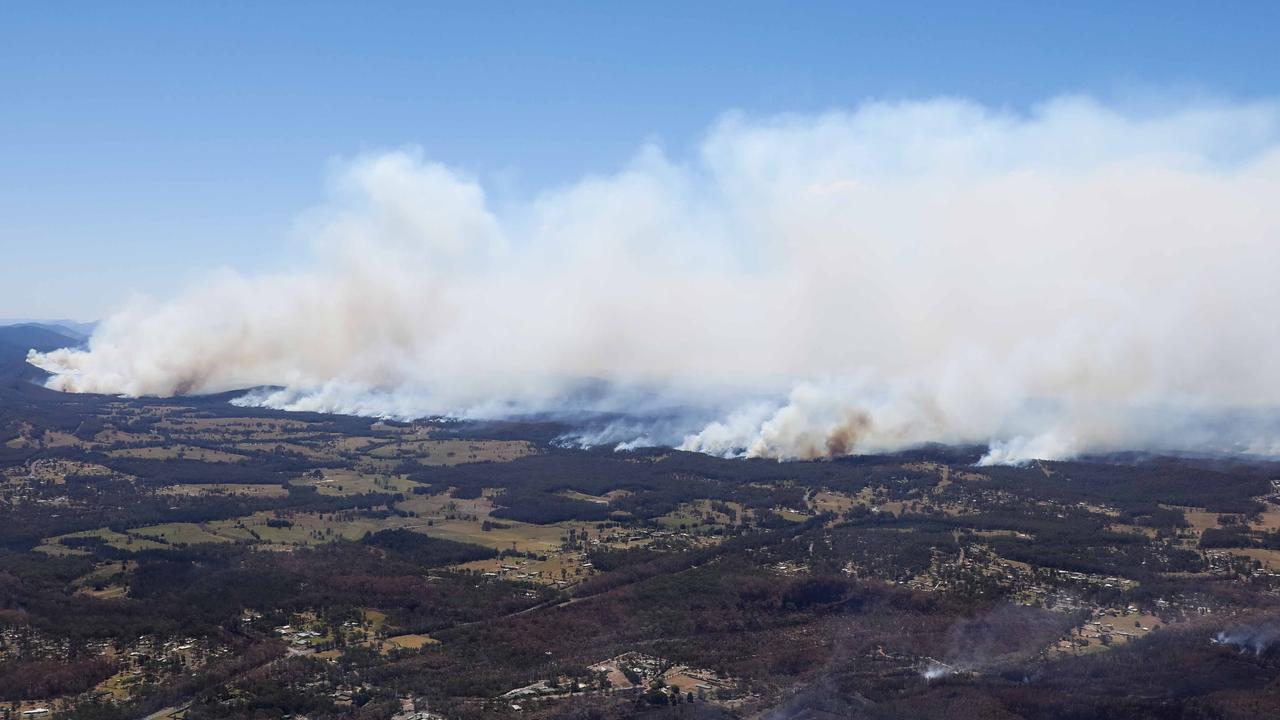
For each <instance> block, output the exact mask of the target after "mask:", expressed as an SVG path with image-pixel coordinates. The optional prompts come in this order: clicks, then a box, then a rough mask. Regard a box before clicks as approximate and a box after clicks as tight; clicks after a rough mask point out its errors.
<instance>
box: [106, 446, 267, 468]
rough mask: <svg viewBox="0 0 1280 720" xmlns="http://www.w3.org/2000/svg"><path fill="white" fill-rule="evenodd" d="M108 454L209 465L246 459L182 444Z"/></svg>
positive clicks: (232, 454) (117, 451) (129, 449)
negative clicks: (192, 461)
mask: <svg viewBox="0 0 1280 720" xmlns="http://www.w3.org/2000/svg"><path fill="white" fill-rule="evenodd" d="M107 454H108V455H110V456H111V457H127V458H141V459H144V460H199V461H200V462H207V463H220V462H229V463H231V462H240V461H241V460H245V459H246V458H245V456H244V455H236V454H234V453H229V452H224V451H222V450H210V449H208V448H202V447H196V446H194V445H182V444H177V445H162V446H155V447H142V448H126V449H124V450H112V451H110V452H108V453H107Z"/></svg>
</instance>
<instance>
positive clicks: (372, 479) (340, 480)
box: [293, 469, 418, 495]
mask: <svg viewBox="0 0 1280 720" xmlns="http://www.w3.org/2000/svg"><path fill="white" fill-rule="evenodd" d="M293 484H294V485H312V486H314V487H315V488H316V491H317V492H319V493H320V494H321V495H358V494H361V493H371V492H380V493H386V492H391V493H404V494H406V495H408V494H410V493H412V492H413V489H414V488H415V487H418V483H416V482H414V481H412V480H409V479H407V478H405V477H403V476H401V475H391V474H386V473H362V472H356V471H354V470H332V469H326V470H324V471H322V473H321V477H320V478H319V479H315V478H310V477H301V478H298V479H296V480H294V481H293Z"/></svg>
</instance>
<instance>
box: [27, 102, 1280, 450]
mask: <svg viewBox="0 0 1280 720" xmlns="http://www.w3.org/2000/svg"><path fill="white" fill-rule="evenodd" d="M331 184H332V197H331V198H330V199H329V201H328V202H326V203H325V204H324V205H323V206H321V207H319V208H316V209H314V210H312V211H310V212H308V213H306V214H305V215H304V216H303V219H302V220H301V221H300V223H299V225H300V228H301V232H303V233H304V234H305V235H306V237H307V238H308V247H309V250H308V251H307V253H306V256H305V257H299V258H298V259H297V263H296V266H295V269H293V270H292V271H290V272H287V273H278V274H272V273H259V274H254V273H240V272H232V271H220V272H216V273H213V274H211V275H209V276H208V277H207V279H206V280H205V281H204V282H202V283H201V284H199V285H198V286H196V287H192V288H190V289H188V290H187V291H186V292H184V293H182V294H180V295H178V296H177V297H174V298H170V299H167V300H160V301H156V300H149V299H138V300H136V301H133V302H131V303H129V304H128V305H127V306H126V307H124V308H122V309H121V310H120V311H119V312H117V313H116V314H114V315H113V316H112V317H110V318H108V319H107V320H106V321H105V322H103V323H102V324H101V325H100V326H99V327H98V329H97V331H96V332H95V333H94V335H93V337H92V339H91V341H90V343H89V346H88V349H86V350H59V351H56V352H52V353H46V354H40V353H32V355H31V356H30V361H31V362H32V363H34V364H36V365H38V366H40V367H42V368H45V369H47V370H49V371H51V372H52V373H54V375H53V377H51V378H50V379H49V381H48V383H49V386H50V387H52V388H56V389H59V390H64V391H69V392H100V393H113V394H123V395H132V396H140V395H156V396H169V395H175V394H185V393H211V392H218V391H227V390H233V389H241V388H252V387H269V388H271V389H267V390H256V391H254V392H252V393H251V394H249V395H247V396H246V397H245V398H244V399H243V400H242V402H245V403H250V404H260V405H265V406H270V407H277V408H286V409H299V410H318V411H327V412H345V413H360V414H366V415H383V416H391V417H402V418H404V417H420V416H429V415H454V416H471V417H498V416H503V415H511V414H516V413H538V412H553V413H554V412H560V413H563V412H573V411H581V410H595V411H606V412H623V413H627V414H628V416H630V417H632V418H639V419H640V420H639V421H636V422H625V423H618V424H615V425H614V426H613V427H615V428H621V430H619V431H618V432H620V433H622V434H618V433H613V434H614V435H615V436H614V437H607V436H608V435H610V433H607V432H606V433H594V434H593V436H592V438H591V439H592V440H593V441H607V442H624V443H635V442H653V443H660V444H670V445H676V446H681V447H684V448H687V449H692V450H701V451H705V452H711V453H717V454H726V455H735V454H747V455H752V456H766V457H778V458H813V457H825V456H831V455H842V454H848V453H860V452H873V451H885V450H894V449H900V448H905V447H909V446H913V445H918V444H921V443H924V442H931V441H936V442H950V443H958V442H963V443H985V444H988V445H989V447H990V448H991V450H990V452H989V453H988V455H987V457H986V458H984V461H985V462H997V463H1009V462H1020V461H1024V460H1026V459H1029V458H1037V457H1038V458H1058V457H1067V456H1071V455H1073V454H1078V453H1083V452H1093V451H1106V450H1114V449H1127V448H1132V449H1175V450H1176V449H1183V450H1196V451H1228V452H1252V453H1262V454H1271V455H1274V454H1280V433H1278V432H1277V428H1278V427H1280V425H1278V424H1277V422H1276V420H1275V415H1274V414H1273V413H1272V412H1271V409H1272V408H1275V407H1277V406H1280V332H1277V327H1278V325H1277V319H1276V313H1277V310H1278V309H1280V283H1278V282H1276V269H1277V268H1280V202H1277V197H1280V106H1278V105H1277V104H1275V103H1270V102H1266V103H1252V104H1245V103H1231V102H1219V103H1206V102H1196V103H1184V104H1181V105H1177V106H1174V107H1165V108H1162V109H1160V110H1158V111H1152V110H1146V111H1143V112H1138V111H1130V110H1125V109H1120V108H1116V107H1110V106H1107V105H1105V104H1102V103H1100V102H1098V101H1095V100H1092V99H1090V98H1087V97H1061V98H1057V99H1053V100H1050V101H1047V102H1045V103H1043V104H1041V105H1039V106H1037V107H1035V108H1034V109H1033V110H1031V111H1030V112H1027V113H1017V112H1011V111H1004V110H1000V109H994V108H988V107H983V106H981V105H978V104H975V103H972V102H967V101H964V100H958V99H938V100H929V101H921V102H897V103H881V102H871V103H866V104H863V105H861V106H859V107H857V108H856V109H853V110H851V111H847V112H830V113H825V114H821V115H812V116H806V115H786V116H779V117H765V118H756V117H748V116H744V115H740V114H730V115H726V116H725V117H723V118H722V119H720V120H719V121H718V122H716V123H715V124H714V125H713V126H712V127H711V128H710V129H709V131H708V132H707V134H706V136H705V139H704V141H703V142H702V143H701V146H700V148H699V150H698V151H697V152H696V153H694V154H693V156H692V157H689V158H673V157H670V156H669V155H668V154H667V153H665V152H664V151H663V150H662V149H660V148H658V147H653V146H646V147H643V148H641V149H640V150H639V152H638V153H637V154H636V155H635V157H634V159H633V160H632V161H631V162H629V163H628V164H627V165H626V166H625V167H623V168H622V169H620V170H618V171H616V172H613V173H612V174H603V175H598V176H591V177H586V178H584V179H582V180H581V181H579V182H576V183H572V184H569V185H566V186H563V187H556V188H551V189H547V190H545V191H543V192H540V193H538V194H537V195H536V196H535V197H533V198H532V199H531V200H529V201H527V202H523V203H518V204H515V205H514V206H513V207H510V208H505V209H503V210H502V211H501V212H499V211H498V210H495V209H494V208H493V207H491V205H490V203H488V202H487V200H486V194H485V190H484V188H483V187H482V186H481V185H480V183H479V182H477V181H476V180H475V179H473V178H470V177H467V176H466V175H465V174H463V173H460V172H458V171H456V170H452V169H450V168H447V167H444V166H442V165H439V164H436V163H432V162H430V161H429V160H427V159H424V158H423V157H421V155H420V154H419V153H418V152H416V151H413V150H402V151H396V152H388V153H384V154H378V155H369V156H364V157H358V158H355V159H354V160H351V161H350V162H348V163H346V164H345V165H344V166H343V168H342V170H341V171H339V172H337V173H335V175H334V177H333V178H332V183H331ZM650 414H651V415H652V416H653V417H656V418H660V421H655V422H654V423H652V424H651V425H649V426H643V425H644V423H643V418H644V417H646V416H648V415H650ZM637 422H639V423H640V425H639V426H638V425H637V424H636V423H637Z"/></svg>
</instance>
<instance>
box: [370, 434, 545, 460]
mask: <svg viewBox="0 0 1280 720" xmlns="http://www.w3.org/2000/svg"><path fill="white" fill-rule="evenodd" d="M535 452H537V451H536V450H535V449H534V447H533V446H532V445H530V444H529V443H527V442H525V441H523V440H407V441H400V442H392V443H388V444H386V445H383V446H381V447H378V448H375V449H373V450H371V451H369V455H370V456H372V457H376V458H381V459H384V460H390V459H408V458H412V459H414V460H417V461H418V462H420V463H422V464H424V465H461V464H463V463H473V462H510V461H511V460H515V459H517V458H522V457H524V456H526V455H532V454H534V453H535Z"/></svg>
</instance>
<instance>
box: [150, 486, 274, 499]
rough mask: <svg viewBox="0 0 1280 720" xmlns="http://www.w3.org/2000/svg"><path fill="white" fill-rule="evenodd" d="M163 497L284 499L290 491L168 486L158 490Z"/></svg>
mask: <svg viewBox="0 0 1280 720" xmlns="http://www.w3.org/2000/svg"><path fill="white" fill-rule="evenodd" d="M157 492H158V493H160V494H162V495H189V496H201V495H245V496H252V497H282V496H284V495H288V494H289V491H288V490H286V489H285V488H284V487H283V486H280V485H240V484H236V483H202V484H189V483H183V484H179V485H168V486H166V487H163V488H160V489H159V490H157Z"/></svg>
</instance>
